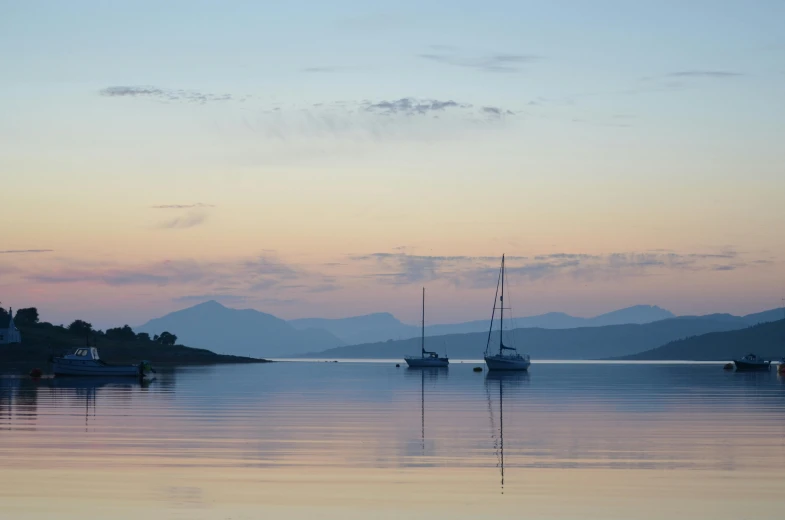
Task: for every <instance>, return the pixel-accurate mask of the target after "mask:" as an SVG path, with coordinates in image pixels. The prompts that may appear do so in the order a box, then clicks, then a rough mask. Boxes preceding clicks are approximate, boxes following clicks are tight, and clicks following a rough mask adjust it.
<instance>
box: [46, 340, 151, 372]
mask: <svg viewBox="0 0 785 520" xmlns="http://www.w3.org/2000/svg"><path fill="white" fill-rule="evenodd" d="M52 372H54V375H55V376H103V377H107V376H108V377H138V378H139V379H152V378H154V377H155V375H154V374H155V370H153V367H152V366H151V365H150V362H149V361H142V362H141V363H139V364H136V365H110V364H109V363H106V362H105V361H103V360H101V358H100V357H99V356H98V349H97V348H95V347H81V348H78V349H76V350H75V351H74V353H73V354H67V355H65V356H62V357H56V358H53V359H52Z"/></svg>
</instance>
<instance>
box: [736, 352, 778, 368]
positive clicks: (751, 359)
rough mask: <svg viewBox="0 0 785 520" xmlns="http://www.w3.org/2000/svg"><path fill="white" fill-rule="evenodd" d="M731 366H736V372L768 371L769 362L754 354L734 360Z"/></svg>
mask: <svg viewBox="0 0 785 520" xmlns="http://www.w3.org/2000/svg"><path fill="white" fill-rule="evenodd" d="M733 364H734V365H736V370H748V371H749V370H768V369H769V367H771V361H767V360H765V359H763V358H761V357H758V356H756V355H755V354H747V355H746V356H744V357H743V358H741V359H734V360H733Z"/></svg>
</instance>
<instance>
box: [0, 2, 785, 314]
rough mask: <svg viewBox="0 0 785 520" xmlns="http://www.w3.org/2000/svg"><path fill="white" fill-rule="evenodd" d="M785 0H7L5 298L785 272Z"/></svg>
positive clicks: (526, 292)
mask: <svg viewBox="0 0 785 520" xmlns="http://www.w3.org/2000/svg"><path fill="white" fill-rule="evenodd" d="M783 20H785V2H782V1H779V0H772V1H766V0H759V1H753V2H749V1H731V0H728V1H716V0H712V1H708V0H705V1H704V0H692V1H687V2H685V1H668V0H665V1H663V0H660V1H640V2H628V1H600V0H598V1H577V0H576V1H553V2H528V1H493V0H488V1H485V2H463V1H456V0H452V1H449V2H447V1H444V2H413V1H408V0H403V1H399V2H395V3H392V4H391V3H375V4H372V3H369V2H358V1H356V0H355V1H334V2H304V1H302V2H250V1H249V2H240V1H223V2H217V1H215V2H209V1H187V2H186V1H167V2H161V1H142V0H135V1H133V2H123V3H120V2H98V1H95V2H86V1H70V2H60V1H49V2H43V1H25V2H10V1H3V0H0V48H2V49H3V51H2V52H0V180H1V181H2V182H1V183H0V186H2V190H3V197H2V204H0V219H1V220H2V222H3V228H2V233H0V301H2V305H3V306H4V307H6V308H7V307H8V306H9V305H11V306H13V307H15V308H18V307H26V306H37V307H38V308H39V310H40V311H41V314H42V318H43V319H46V320H48V321H53V322H56V323H60V322H69V321H70V320H72V319H74V318H83V319H87V320H88V321H92V322H93V323H94V324H96V325H97V326H99V327H106V326H114V325H119V324H123V323H130V324H131V325H138V324H140V323H142V322H144V321H146V320H147V319H149V318H152V317H156V316H159V315H161V314H163V313H165V312H169V311H172V310H176V309H179V308H183V307H187V306H190V305H193V304H195V303H199V302H200V301H205V300H209V299H216V300H218V301H220V302H222V303H224V304H226V305H228V306H231V307H242V308H247V307H250V308H255V309H258V310H261V311H265V312H270V313H272V314H275V315H276V316H279V317H282V318H297V317H309V316H321V317H344V316H350V315H356V314H365V313H369V312H378V311H390V312H393V313H394V314H395V315H396V316H398V317H399V318H401V319H403V320H405V321H412V322H414V321H416V320H417V319H418V317H419V312H420V309H419V288H420V287H421V286H426V287H427V290H428V302H429V304H428V305H429V310H428V315H429V321H430V322H432V323H434V322H451V321H461V320H465V319H479V318H483V317H486V315H487V314H488V312H489V308H490V305H491V304H492V300H493V294H492V293H493V290H494V286H495V283H496V270H497V269H498V262H499V258H500V257H501V255H502V253H506V254H507V255H508V257H509V264H508V265H509V268H510V287H511V292H512V303H513V305H514V307H515V313H516V314H517V315H531V314H539V313H543V312H548V311H564V312H568V313H571V314H574V315H581V316H589V315H595V314H599V313H602V312H607V311H610V310H613V309H616V308H620V307H624V306H628V305H634V304H640V303H645V304H656V305H660V306H662V307H665V308H668V309H669V310H671V311H673V312H675V313H677V314H696V313H701V314H702V313H709V312H732V313H747V312H755V311H760V310H763V309H768V308H772V307H775V306H777V305H779V304H780V300H781V298H782V297H783V295H785V263H784V262H785V239H783V225H784V224H785V146H784V145H783V142H784V141H785V138H784V136H785V96H784V94H785V31H783V30H782V21H783Z"/></svg>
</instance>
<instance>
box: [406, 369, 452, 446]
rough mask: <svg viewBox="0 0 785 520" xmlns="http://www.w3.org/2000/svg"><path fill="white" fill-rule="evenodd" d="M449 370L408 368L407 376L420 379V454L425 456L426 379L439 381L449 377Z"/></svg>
mask: <svg viewBox="0 0 785 520" xmlns="http://www.w3.org/2000/svg"><path fill="white" fill-rule="evenodd" d="M449 373H450V372H449V370H448V369H447V368H446V367H438V368H435V367H429V368H408V369H407V370H406V377H417V376H419V379H420V453H419V454H420V455H421V456H425V381H426V380H428V381H429V382H433V381H438V380H439V379H440V378H442V377H444V378H446V377H448V376H449Z"/></svg>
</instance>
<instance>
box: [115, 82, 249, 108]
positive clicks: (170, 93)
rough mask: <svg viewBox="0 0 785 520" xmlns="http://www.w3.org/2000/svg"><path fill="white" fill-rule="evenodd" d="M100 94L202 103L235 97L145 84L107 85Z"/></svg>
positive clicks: (228, 99)
mask: <svg viewBox="0 0 785 520" xmlns="http://www.w3.org/2000/svg"><path fill="white" fill-rule="evenodd" d="M100 94H101V95H102V96H106V97H134V98H149V99H155V100H157V101H166V102H183V103H196V104H200V105H203V104H205V103H208V102H213V101H231V100H232V99H233V97H232V95H231V94H213V93H210V92H201V91H198V90H185V89H168V88H161V87H154V86H144V85H143V86H136V85H131V86H127V85H120V86H111V87H106V88H104V89H102V90H101V91H100ZM243 99H244V98H243Z"/></svg>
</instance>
